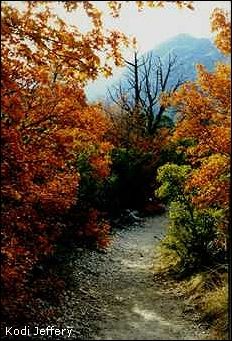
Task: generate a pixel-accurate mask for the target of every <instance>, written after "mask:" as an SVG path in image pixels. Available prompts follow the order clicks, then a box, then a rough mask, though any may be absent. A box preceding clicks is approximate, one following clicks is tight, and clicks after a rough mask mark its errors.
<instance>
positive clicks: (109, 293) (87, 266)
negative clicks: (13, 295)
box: [57, 216, 207, 340]
mask: <svg viewBox="0 0 232 341" xmlns="http://www.w3.org/2000/svg"><path fill="white" fill-rule="evenodd" d="M166 227H167V218H166V217H165V216H159V217H155V218H146V219H145V220H144V221H143V222H142V223H139V224H138V223H137V224H135V225H133V226H132V227H130V228H128V229H123V230H120V231H118V232H116V233H115V235H114V236H113V242H112V244H111V246H110V248H109V250H108V251H107V253H100V252H97V251H94V250H85V249H77V250H75V252H74V253H73V254H72V257H71V258H70V259H69V264H66V266H65V269H64V270H65V273H66V274H67V275H66V279H67V281H68V282H69V288H70V289H69V290H68V291H67V292H66V293H65V295H64V297H63V298H64V299H63V305H62V308H61V310H60V318H59V320H58V321H57V325H59V326H60V327H61V326H62V327H63V328H65V327H67V326H70V327H72V328H73V332H72V336H71V338H70V339H72V338H78V339H82V340H202V339H203V338H204V337H205V336H206V333H207V332H206V330H205V329H204V327H203V326H200V325H199V324H198V323H197V319H196V316H194V315H193V313H190V312H188V313H186V314H185V313H184V312H183V311H184V309H185V308H186V307H185V305H184V302H183V299H182V298H181V297H179V296H176V295H174V294H172V293H170V291H169V290H168V288H167V287H165V286H164V285H163V284H161V283H158V282H154V278H153V274H152V263H153V261H154V246H155V243H157V239H156V237H158V238H159V237H161V236H162V235H163V234H164V233H165V230H166ZM68 274H69V275H68Z"/></svg>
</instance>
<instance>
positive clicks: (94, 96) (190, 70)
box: [87, 34, 225, 101]
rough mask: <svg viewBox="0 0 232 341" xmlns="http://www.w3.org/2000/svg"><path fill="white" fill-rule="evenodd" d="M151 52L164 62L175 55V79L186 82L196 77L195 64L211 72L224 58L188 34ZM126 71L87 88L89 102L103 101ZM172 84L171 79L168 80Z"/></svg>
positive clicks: (213, 47) (201, 39) (122, 70)
mask: <svg viewBox="0 0 232 341" xmlns="http://www.w3.org/2000/svg"><path fill="white" fill-rule="evenodd" d="M150 52H153V53H154V54H155V55H156V56H159V57H161V59H162V60H164V61H165V59H166V58H167V56H168V54H169V53H171V54H172V55H176V56H177V57H178V63H177V67H176V72H175V78H176V77H177V76H179V75H182V76H183V78H184V79H186V80H193V79H194V78H195V77H196V69H195V65H196V64H203V65H205V66H206V67H207V69H208V70H210V71H212V70H213V67H214V64H215V62H216V61H218V60H224V59H225V57H224V56H223V55H222V54H221V53H220V52H219V51H218V49H217V48H216V47H215V46H214V45H213V43H212V42H211V41H210V40H209V39H206V38H195V37H192V36H190V35H188V34H180V35H177V36H175V37H173V38H171V39H169V40H167V41H165V42H164V43H162V44H160V45H158V46H156V47H155V48H154V49H152V50H150V51H148V52H147V53H150ZM125 74H126V69H125V68H124V69H121V70H117V71H116V73H115V75H114V76H113V77H111V78H109V79H103V78H101V79H99V80H97V81H95V82H93V83H92V84H90V85H89V86H88V87H87V96H88V99H89V100H90V101H94V100H98V99H105V98H106V95H107V89H108V88H110V87H112V86H113V85H115V84H117V83H118V82H119V81H120V80H123V78H124V76H125ZM170 81H171V82H172V81H173V79H172V78H170Z"/></svg>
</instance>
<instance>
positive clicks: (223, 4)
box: [9, 1, 231, 93]
mask: <svg viewBox="0 0 232 341" xmlns="http://www.w3.org/2000/svg"><path fill="white" fill-rule="evenodd" d="M9 2H10V3H14V4H15V5H16V6H17V7H22V6H23V2H22V1H18V2H16V1H9ZM94 2H95V3H96V5H97V6H98V7H99V8H100V9H101V10H102V11H103V12H104V14H105V15H104V23H105V28H107V29H113V28H116V29H119V30H121V31H123V32H124V33H126V34H127V35H129V36H135V37H136V38H137V42H138V47H139V49H140V51H141V52H145V51H147V50H150V49H153V48H154V47H155V46H156V45H158V44H160V43H162V42H164V41H165V40H167V39H169V38H171V37H174V36H176V35H178V34H180V33H187V34H190V35H192V36H194V37H199V38H200V37H205V38H212V37H213V35H212V33H211V29H210V15H211V13H212V11H213V9H214V8H216V7H219V8H224V9H226V10H228V11H229V12H230V5H231V1H194V7H195V10H193V11H192V10H189V9H181V10H180V9H178V8H177V7H176V6H175V5H173V4H170V3H167V4H166V5H165V7H164V8H154V9H150V8H148V9H144V10H143V11H142V12H138V10H137V8H136V6H135V4H134V1H129V3H128V4H125V6H124V7H123V9H122V11H121V15H120V18H117V19H114V18H112V17H111V16H110V15H109V14H108V13H107V12H109V10H108V7H107V5H106V1H94ZM52 3H53V8H54V10H55V12H56V13H57V14H58V15H59V16H61V17H62V18H63V19H65V21H66V22H67V23H69V24H72V25H77V26H78V27H79V28H81V29H82V30H83V31H86V30H89V29H90V21H89V19H88V18H87V17H86V15H85V13H84V12H80V11H78V12H71V13H70V12H66V11H65V10H64V9H63V7H62V5H60V4H58V3H57V2H56V1H54V2H53V1H52ZM125 56H126V57H127V58H128V52H127V54H126V55H125ZM120 73H121V70H120V69H117V70H114V74H116V75H119V74H120ZM105 82H106V81H105V79H103V78H101V79H99V80H97V81H96V82H94V84H93V85H90V86H89V87H88V88H87V90H88V91H87V92H88V93H90V92H91V91H98V88H101V87H102V86H103V84H104V83H105Z"/></svg>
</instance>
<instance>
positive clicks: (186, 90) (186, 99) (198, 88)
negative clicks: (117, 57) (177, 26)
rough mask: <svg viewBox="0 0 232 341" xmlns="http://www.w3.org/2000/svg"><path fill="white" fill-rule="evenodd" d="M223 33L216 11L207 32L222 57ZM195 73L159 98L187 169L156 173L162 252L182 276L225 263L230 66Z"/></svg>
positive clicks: (226, 41) (223, 20)
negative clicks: (166, 225) (166, 212)
mask: <svg viewBox="0 0 232 341" xmlns="http://www.w3.org/2000/svg"><path fill="white" fill-rule="evenodd" d="M228 27H229V19H228V16H227V14H226V13H225V12H223V11H222V10H218V9H216V10H215V11H214V12H213V15H212V30H213V31H216V32H218V34H217V36H216V39H215V42H216V44H217V46H218V47H219V48H220V49H221V51H222V52H224V53H225V54H227V55H228V54H229V51H230V37H229V35H228ZM197 70H198V77H197V79H196V81H195V82H187V83H186V84H184V85H183V86H181V88H180V89H179V90H178V91H177V92H176V93H175V94H173V95H172V96H171V97H169V95H167V96H164V97H163V105H170V104H171V105H174V106H176V108H177V112H178V115H179V116H178V120H177V123H176V127H175V130H174V134H173V136H172V141H174V142H175V143H177V145H178V149H179V150H181V151H182V152H183V153H184V154H185V155H186V162H187V163H188V165H187V166H186V165H178V166H177V165H174V164H166V165H164V166H163V167H161V168H160V170H159V176H158V179H159V180H160V181H161V183H162V185H161V187H160V188H159V189H158V191H157V194H158V195H159V196H160V197H163V198H166V200H168V201H169V203H170V220H171V227H170V230H169V233H168V235H167V237H166V238H165V240H164V246H165V247H167V249H169V251H170V250H172V251H171V252H172V257H173V253H174V254H175V257H174V258H172V259H176V260H177V265H178V266H177V271H180V270H181V271H185V272H186V271H187V272H188V271H189V270H191V271H192V270H193V269H194V270H195V271H196V269H198V270H199V268H200V267H202V266H204V265H206V264H205V261H206V258H207V259H208V260H207V262H208V264H207V266H215V263H216V264H217V263H219V264H220V263H221V262H222V263H226V262H227V261H228V259H227V239H228V226H229V187H230V182H229V181H230V180H229V179H230V129H231V128H230V127H231V125H230V90H231V80H230V65H229V64H224V63H221V62H218V63H217V64H216V65H215V70H214V71H213V72H209V71H207V70H206V68H205V67H204V66H203V65H198V66H197ZM196 236H197V238H196ZM206 255H207V257H206ZM204 257H205V258H204ZM200 259H201V261H200V263H199V260H200ZM194 264H195V265H194ZM171 266H173V262H172V265H171Z"/></svg>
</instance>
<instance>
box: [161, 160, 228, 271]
mask: <svg viewBox="0 0 232 341" xmlns="http://www.w3.org/2000/svg"><path fill="white" fill-rule="evenodd" d="M190 173H191V167H190V166H186V165H184V166H178V165H175V164H166V165H164V166H162V167H160V168H159V170H158V176H157V179H158V181H160V182H161V186H160V187H159V188H158V190H157V191H156V195H157V196H158V197H160V198H162V199H165V200H166V202H167V203H169V218H170V226H169V230H168V233H167V235H166V237H165V238H164V239H163V240H162V242H161V249H162V248H163V249H165V250H166V251H164V252H167V250H168V251H169V252H170V253H171V254H172V255H173V257H175V258H176V262H175V265H174V266H173V262H172V265H171V266H172V267H173V269H172V270H173V271H174V272H175V273H176V274H178V275H180V276H185V275H188V274H191V273H193V272H195V271H199V270H200V269H201V268H204V267H208V266H210V265H212V264H214V263H215V262H218V261H219V259H220V257H219V254H220V250H218V248H217V245H216V240H217V231H218V229H217V226H218V224H219V223H220V221H221V219H222V217H223V214H224V212H223V210H219V209H212V208H210V209H204V210H199V209H197V208H195V207H194V206H193V205H192V203H191V193H186V192H185V182H186V180H187V178H188V176H189V174H190Z"/></svg>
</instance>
